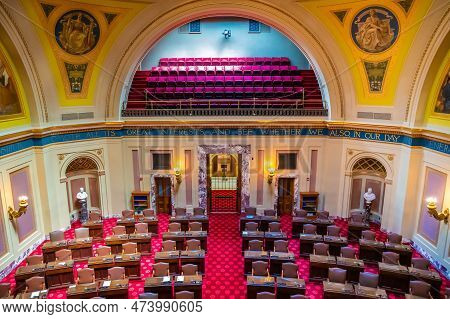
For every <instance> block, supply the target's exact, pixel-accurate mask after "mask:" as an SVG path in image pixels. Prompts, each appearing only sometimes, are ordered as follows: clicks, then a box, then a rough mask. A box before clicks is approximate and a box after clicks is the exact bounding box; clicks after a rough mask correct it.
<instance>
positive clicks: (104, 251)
mask: <svg viewBox="0 0 450 319" xmlns="http://www.w3.org/2000/svg"><path fill="white" fill-rule="evenodd" d="M108 255H111V247H109V246H100V247H98V248H97V256H108Z"/></svg>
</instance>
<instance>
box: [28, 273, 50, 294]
mask: <svg viewBox="0 0 450 319" xmlns="http://www.w3.org/2000/svg"><path fill="white" fill-rule="evenodd" d="M25 285H26V287H27V288H26V290H27V292H35V291H41V290H44V289H45V278H44V277H40V276H36V277H31V278H28V279H27V280H25Z"/></svg>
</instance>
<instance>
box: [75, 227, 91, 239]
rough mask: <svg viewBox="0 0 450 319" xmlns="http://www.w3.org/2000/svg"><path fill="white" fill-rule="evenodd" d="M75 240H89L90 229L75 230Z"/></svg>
mask: <svg viewBox="0 0 450 319" xmlns="http://www.w3.org/2000/svg"><path fill="white" fill-rule="evenodd" d="M75 238H76V239H84V238H89V228H86V227H81V228H77V229H75Z"/></svg>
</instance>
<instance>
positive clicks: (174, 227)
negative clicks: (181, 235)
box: [169, 223, 181, 231]
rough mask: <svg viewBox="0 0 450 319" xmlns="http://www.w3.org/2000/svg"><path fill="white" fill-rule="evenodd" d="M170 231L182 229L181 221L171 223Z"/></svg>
mask: <svg viewBox="0 0 450 319" xmlns="http://www.w3.org/2000/svg"><path fill="white" fill-rule="evenodd" d="M169 231H181V224H180V223H170V224H169Z"/></svg>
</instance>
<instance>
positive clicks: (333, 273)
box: [328, 268, 347, 284]
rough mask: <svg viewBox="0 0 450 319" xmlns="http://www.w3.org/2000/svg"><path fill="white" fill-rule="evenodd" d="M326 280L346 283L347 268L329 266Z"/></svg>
mask: <svg viewBox="0 0 450 319" xmlns="http://www.w3.org/2000/svg"><path fill="white" fill-rule="evenodd" d="M328 281H329V282H337V283H341V284H345V283H347V270H345V269H341V268H329V269H328Z"/></svg>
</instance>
